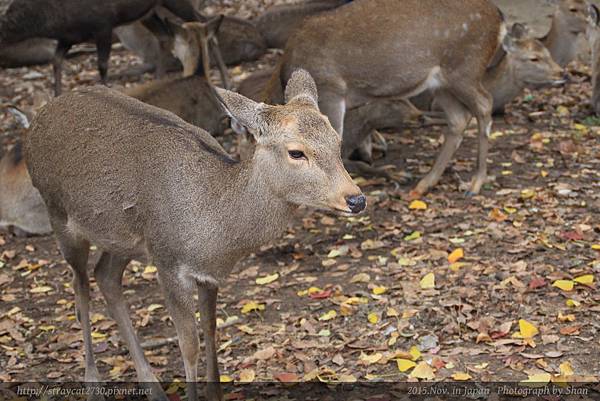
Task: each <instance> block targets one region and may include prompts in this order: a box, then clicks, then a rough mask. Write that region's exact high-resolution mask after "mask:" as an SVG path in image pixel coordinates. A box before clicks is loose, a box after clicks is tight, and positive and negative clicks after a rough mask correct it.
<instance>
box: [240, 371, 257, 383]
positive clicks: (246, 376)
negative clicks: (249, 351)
mask: <svg viewBox="0 0 600 401" xmlns="http://www.w3.org/2000/svg"><path fill="white" fill-rule="evenodd" d="M255 378H256V372H255V371H254V370H252V369H242V371H241V372H240V382H242V383H252V382H253V381H254V379H255Z"/></svg>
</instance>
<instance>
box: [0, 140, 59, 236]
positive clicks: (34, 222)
mask: <svg viewBox="0 0 600 401" xmlns="http://www.w3.org/2000/svg"><path fill="white" fill-rule="evenodd" d="M0 227H2V228H9V227H15V228H17V229H18V230H21V231H22V232H25V233H29V234H48V233H50V232H51V228H50V222H49V221H48V215H47V213H46V207H45V205H44V203H43V201H42V198H41V196H40V194H39V192H38V191H37V189H35V188H34V187H33V186H32V185H31V178H30V177H29V173H28V172H27V166H26V164H25V160H24V159H23V157H22V154H21V144H20V143H17V145H15V146H14V147H13V148H12V149H11V150H9V151H8V152H7V153H6V154H5V155H4V156H3V157H2V159H0Z"/></svg>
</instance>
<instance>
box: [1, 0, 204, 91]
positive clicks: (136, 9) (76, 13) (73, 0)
mask: <svg viewBox="0 0 600 401" xmlns="http://www.w3.org/2000/svg"><path fill="white" fill-rule="evenodd" d="M158 6H163V7H166V8H168V9H169V10H170V11H172V12H173V13H175V14H177V15H178V16H180V17H181V18H182V19H185V20H186V21H193V20H195V19H196V17H197V15H198V14H197V13H196V12H195V11H194V10H193V8H192V6H191V5H190V4H189V3H187V0H105V1H102V2H97V1H92V0H85V1H84V0H47V1H43V2H39V1H35V0H14V1H11V2H8V4H7V5H5V7H0V46H6V45H10V44H15V43H19V42H22V41H23V40H26V39H30V38H48V39H56V40H57V41H58V44H57V47H56V52H55V55H54V60H53V67H54V93H55V94H56V95H58V94H60V92H61V75H62V74H61V72H62V61H63V58H64V57H65V55H66V54H67V52H68V51H69V49H70V48H71V46H73V45H74V44H77V43H81V42H85V41H88V40H93V41H95V43H96V46H97V53H98V70H99V72H100V80H101V82H102V83H106V79H107V73H108V59H109V56H110V51H111V44H112V30H113V28H115V27H117V26H119V25H123V24H127V23H130V22H133V21H136V20H138V19H141V18H142V17H144V16H146V15H147V14H148V13H150V12H151V11H152V10H154V9H155V8H156V7H158Z"/></svg>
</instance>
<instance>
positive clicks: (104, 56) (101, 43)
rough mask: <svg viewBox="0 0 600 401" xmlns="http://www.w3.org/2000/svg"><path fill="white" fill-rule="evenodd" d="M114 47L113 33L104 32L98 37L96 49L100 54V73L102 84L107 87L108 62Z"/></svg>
mask: <svg viewBox="0 0 600 401" xmlns="http://www.w3.org/2000/svg"><path fill="white" fill-rule="evenodd" d="M111 46H112V31H108V32H103V33H100V34H98V35H97V36H96V49H97V52H98V71H99V72H100V82H101V83H102V84H103V85H106V83H107V79H108V60H109V58H110V50H111Z"/></svg>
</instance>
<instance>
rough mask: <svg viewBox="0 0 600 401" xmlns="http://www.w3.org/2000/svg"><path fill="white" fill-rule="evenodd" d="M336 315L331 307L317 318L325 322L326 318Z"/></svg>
mask: <svg viewBox="0 0 600 401" xmlns="http://www.w3.org/2000/svg"><path fill="white" fill-rule="evenodd" d="M336 316H337V312H336V311H335V310H333V309H332V310H330V311H329V312H327V313H325V314H323V315H321V317H319V320H320V321H323V322H326V321H328V320H331V319H335V317H336Z"/></svg>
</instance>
